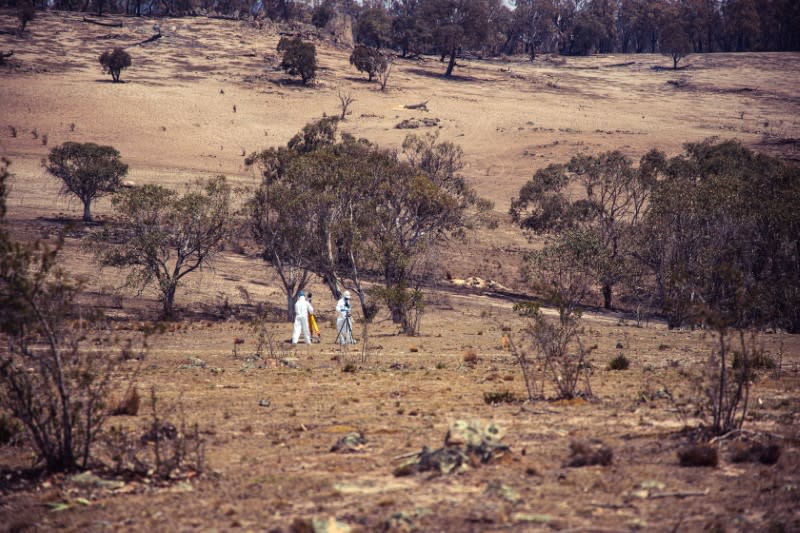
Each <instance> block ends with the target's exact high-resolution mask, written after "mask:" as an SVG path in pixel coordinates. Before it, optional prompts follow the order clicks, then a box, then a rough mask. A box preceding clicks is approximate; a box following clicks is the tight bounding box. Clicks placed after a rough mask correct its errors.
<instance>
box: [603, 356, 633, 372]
mask: <svg viewBox="0 0 800 533" xmlns="http://www.w3.org/2000/svg"><path fill="white" fill-rule="evenodd" d="M629 366H631V362H630V361H629V360H628V358H627V357H625V354H619V355H618V356H616V357H615V358H614V359H612V360H611V361H609V362H608V367H606V368H607V369H608V370H628V367H629Z"/></svg>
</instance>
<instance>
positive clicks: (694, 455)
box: [678, 444, 719, 467]
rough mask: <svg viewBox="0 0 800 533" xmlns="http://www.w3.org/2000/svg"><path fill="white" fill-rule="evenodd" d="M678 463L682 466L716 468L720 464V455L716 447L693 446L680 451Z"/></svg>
mask: <svg viewBox="0 0 800 533" xmlns="http://www.w3.org/2000/svg"><path fill="white" fill-rule="evenodd" d="M678 461H679V462H680V465H681V466H710V467H715V466H717V464H718V463H719V454H718V453H717V449H716V448H715V447H714V446H709V445H707V444H691V445H689V446H686V447H684V448H682V449H680V450H678Z"/></svg>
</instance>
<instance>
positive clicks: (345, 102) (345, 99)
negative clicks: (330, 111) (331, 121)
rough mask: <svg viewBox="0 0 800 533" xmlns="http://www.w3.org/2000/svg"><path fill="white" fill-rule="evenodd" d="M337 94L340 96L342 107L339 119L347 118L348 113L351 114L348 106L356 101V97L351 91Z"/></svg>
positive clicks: (340, 105) (340, 106)
mask: <svg viewBox="0 0 800 533" xmlns="http://www.w3.org/2000/svg"><path fill="white" fill-rule="evenodd" d="M337 96H338V97H339V108H340V112H339V120H345V117H347V115H349V114H350V113H349V112H348V108H349V107H350V105H351V104H352V103H353V102H355V101H356V99H355V98H353V95H352V94H350V93H341V92H340V93H338V94H337Z"/></svg>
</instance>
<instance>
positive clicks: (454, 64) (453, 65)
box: [444, 46, 456, 78]
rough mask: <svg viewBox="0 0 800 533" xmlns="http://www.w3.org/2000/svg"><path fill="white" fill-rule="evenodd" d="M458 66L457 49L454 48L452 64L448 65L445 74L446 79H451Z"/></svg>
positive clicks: (451, 52)
mask: <svg viewBox="0 0 800 533" xmlns="http://www.w3.org/2000/svg"><path fill="white" fill-rule="evenodd" d="M455 66H456V47H455V46H454V47H453V49H452V50H451V51H450V62H449V63H448V64H447V72H445V73H444V76H445V77H446V78H449V77H450V76H451V75H452V74H453V67H455Z"/></svg>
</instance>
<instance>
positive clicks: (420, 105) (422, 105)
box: [403, 100, 428, 111]
mask: <svg viewBox="0 0 800 533" xmlns="http://www.w3.org/2000/svg"><path fill="white" fill-rule="evenodd" d="M403 107H404V108H406V109H421V110H423V111H428V101H427V100H425V101H424V102H420V103H418V104H406V105H404V106H403Z"/></svg>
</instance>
